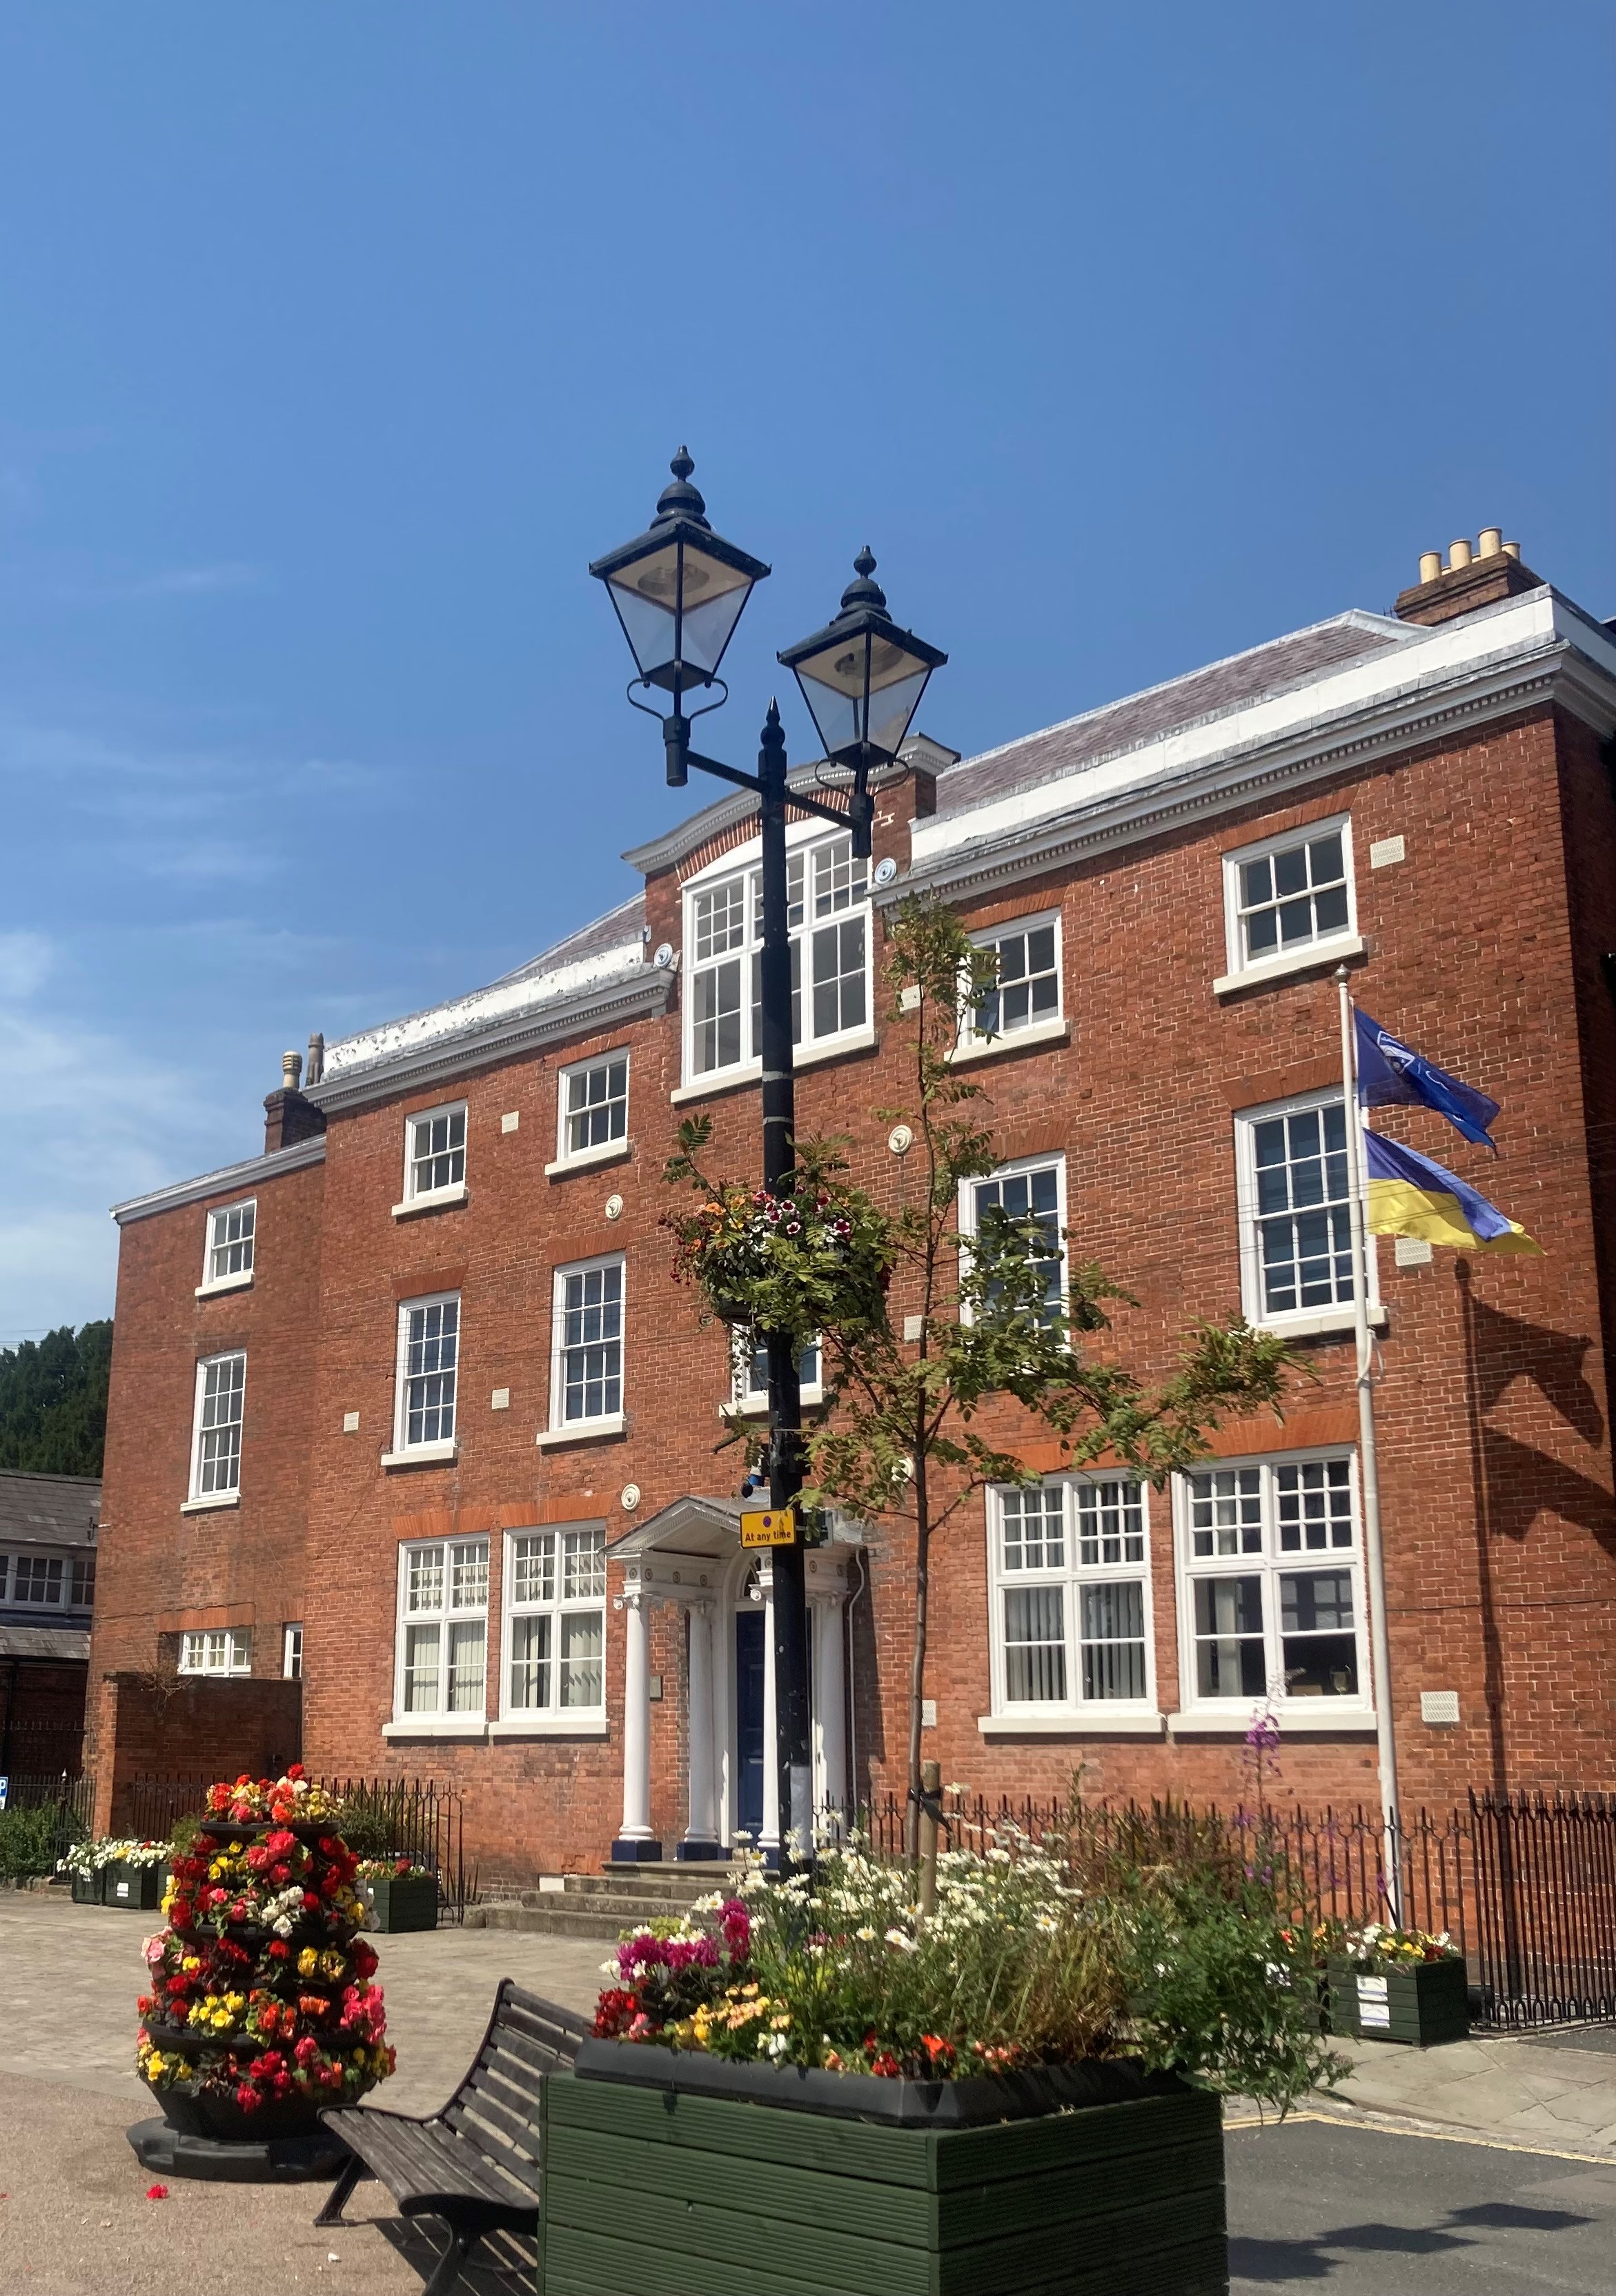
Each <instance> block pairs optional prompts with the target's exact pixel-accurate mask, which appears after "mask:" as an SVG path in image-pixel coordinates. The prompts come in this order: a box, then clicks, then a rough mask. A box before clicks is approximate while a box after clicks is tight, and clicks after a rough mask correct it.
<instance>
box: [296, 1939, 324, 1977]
mask: <svg viewBox="0 0 1616 2296" xmlns="http://www.w3.org/2000/svg"><path fill="white" fill-rule="evenodd" d="M319 1964H320V1956H319V1955H318V1954H317V1953H316V1951H315V1949H314V1948H313V1946H311V1945H306V1946H305V1947H304V1948H303V1950H302V1952H301V1953H300V1954H299V1956H298V1975H299V1977H312V1976H313V1975H314V1973H315V1971H316V1969H317V1968H318V1967H319Z"/></svg>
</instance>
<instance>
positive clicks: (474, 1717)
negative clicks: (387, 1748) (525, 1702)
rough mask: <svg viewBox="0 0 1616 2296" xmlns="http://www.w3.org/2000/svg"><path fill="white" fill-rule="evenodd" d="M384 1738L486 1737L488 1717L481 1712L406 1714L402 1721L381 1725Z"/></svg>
mask: <svg viewBox="0 0 1616 2296" xmlns="http://www.w3.org/2000/svg"><path fill="white" fill-rule="evenodd" d="M381 1734H382V1736H383V1737H384V1738H486V1737H487V1736H488V1718H487V1717H486V1716H484V1715H481V1714H406V1716H405V1717H404V1718H403V1719H402V1720H401V1721H395V1722H384V1723H383V1724H382V1725H381Z"/></svg>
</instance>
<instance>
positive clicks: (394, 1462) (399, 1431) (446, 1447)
mask: <svg viewBox="0 0 1616 2296" xmlns="http://www.w3.org/2000/svg"><path fill="white" fill-rule="evenodd" d="M451 1301H453V1303H454V1306H455V1399H454V1402H453V1404H452V1406H450V1407H451V1409H452V1410H453V1413H454V1417H455V1431H454V1433H453V1434H452V1435H447V1436H439V1437H438V1438H436V1439H434V1440H433V1441H431V1442H430V1443H412V1442H410V1440H409V1378H410V1372H409V1352H410V1316H411V1313H412V1311H413V1310H414V1309H415V1308H445V1307H447V1306H448V1305H449V1303H450V1302H451ZM460 1306H461V1299H460V1294H459V1292H422V1294H421V1296H420V1298H419V1299H415V1300H399V1302H398V1341H397V1351H396V1354H395V1357H394V1362H393V1447H392V1449H391V1450H390V1451H389V1452H388V1453H387V1454H386V1456H384V1457H383V1459H382V1462H381V1464H382V1465H383V1466H384V1467H397V1466H404V1465H406V1464H407V1465H419V1464H422V1462H424V1461H427V1460H432V1459H455V1458H457V1457H458V1456H459V1455H460V1373H461V1355H462V1349H463V1346H464V1342H465V1318H464V1316H463V1315H462V1314H461V1313H460V1312H459V1311H460ZM418 1376H421V1377H435V1376H441V1374H430V1373H423V1374H418Z"/></svg>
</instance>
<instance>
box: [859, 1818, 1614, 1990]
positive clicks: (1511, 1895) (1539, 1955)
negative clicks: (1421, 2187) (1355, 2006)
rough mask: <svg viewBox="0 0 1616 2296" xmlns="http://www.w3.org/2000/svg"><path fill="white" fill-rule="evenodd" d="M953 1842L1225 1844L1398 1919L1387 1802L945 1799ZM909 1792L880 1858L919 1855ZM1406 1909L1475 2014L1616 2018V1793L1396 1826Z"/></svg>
mask: <svg viewBox="0 0 1616 2296" xmlns="http://www.w3.org/2000/svg"><path fill="white" fill-rule="evenodd" d="M944 1811H945V1823H946V1826H947V1840H948V1841H951V1842H954V1843H956V1844H958V1845H959V1846H962V1847H966V1848H972V1849H982V1848H986V1847H988V1846H991V1845H994V1844H997V1845H999V1846H1002V1847H1004V1848H1006V1849H1010V1850H1011V1851H1012V1853H1013V1854H1014V1852H1015V1851H1016V1850H1017V1849H1020V1847H1021V1845H1023V1844H1029V1845H1031V1846H1034V1847H1036V1848H1039V1849H1046V1850H1047V1851H1049V1852H1050V1853H1051V1854H1053V1855H1055V1856H1058V1857H1062V1859H1064V1860H1070V1862H1071V1863H1073V1864H1077V1865H1080V1864H1083V1863H1086V1862H1087V1861H1089V1860H1091V1859H1094V1858H1103V1857H1118V1856H1121V1857H1127V1856H1128V1855H1129V1854H1130V1853H1132V1852H1134V1851H1139V1850H1144V1849H1147V1848H1148V1849H1149V1851H1150V1853H1151V1854H1153V1855H1158V1856H1160V1855H1167V1856H1171V1855H1173V1854H1174V1852H1175V1850H1176V1849H1177V1851H1178V1852H1180V1853H1181V1854H1184V1855H1186V1856H1187V1855H1189V1854H1191V1853H1192V1852H1193V1851H1207V1850H1214V1851H1217V1852H1218V1853H1220V1854H1226V1855H1229V1856H1232V1857H1235V1858H1236V1859H1237V1860H1238V1861H1239V1863H1240V1864H1241V1865H1242V1866H1243V1867H1244V1869H1245V1871H1246V1872H1247V1873H1248V1874H1253V1875H1256V1876H1258V1877H1259V1878H1260V1879H1262V1880H1263V1881H1264V1882H1267V1883H1268V1884H1270V1885H1271V1886H1272V1888H1273V1890H1274V1891H1275V1894H1276V1898H1277V1899H1278V1900H1279V1902H1280V1903H1281V1905H1282V1907H1283V1908H1284V1912H1285V1913H1286V1914H1287V1915H1289V1916H1290V1917H1291V1918H1292V1919H1294V1920H1296V1921H1299V1922H1302V1923H1315V1922H1345V1923H1360V1922H1366V1921H1386V1920H1389V1919H1390V1892H1389V1891H1388V1890H1387V1887H1386V1879H1387V1874H1388V1872H1389V1870H1390V1869H1389V1865H1388V1830H1387V1826H1386V1823H1385V1820H1384V1818H1383V1816H1382V1813H1381V1812H1380V1811H1379V1810H1378V1809H1375V1810H1366V1809H1363V1808H1357V1809H1352V1810H1345V1811H1343V1810H1333V1809H1326V1810H1325V1811H1323V1812H1322V1813H1320V1814H1314V1815H1310V1814H1308V1812H1305V1811H1302V1810H1298V1809H1290V1808H1276V1807H1268V1808H1262V1809H1258V1810H1250V1809H1235V1810H1230V1811H1222V1810H1218V1809H1216V1808H1198V1809H1192V1808H1189V1807H1187V1806H1186V1805H1184V1804H1178V1803H1172V1802H1153V1803H1151V1804H1150V1805H1148V1806H1144V1805H1141V1804H1139V1803H1136V1802H1125V1803H1098V1804H1093V1805H1090V1804H1080V1805H1079V1806H1077V1807H1076V1808H1072V1807H1069V1806H1068V1805H1066V1804H1064V1803H1062V1802H1059V1801H1048V1802H1039V1801H1035V1800H1032V1799H1030V1798H1029V1797H1027V1798H1023V1799H1022V1800H1019V1801H1018V1800H1011V1799H1010V1798H1009V1797H1007V1796H1005V1797H1001V1798H1000V1800H997V1802H992V1801H989V1800H988V1798H987V1797H986V1796H985V1795H981V1794H976V1795H971V1794H963V1793H959V1792H954V1793H950V1794H947V1795H945V1797H944ZM857 1823H858V1825H859V1828H860V1830H861V1831H862V1832H863V1833H864V1834H865V1837H866V1838H867V1840H868V1841H869V1844H870V1847H871V1849H872V1850H873V1852H874V1855H875V1856H876V1857H882V1858H899V1857H903V1855H904V1854H905V1841H906V1804H905V1803H904V1802H903V1801H902V1800H898V1797H897V1796H895V1795H890V1794H889V1795H888V1796H887V1797H886V1798H885V1799H884V1800H882V1801H880V1802H878V1803H875V1804H874V1805H872V1806H871V1807H870V1808H865V1809H862V1810H860V1812H859V1813H858V1819H857ZM1396 1842H1397V1857H1398V1865H1399V1882H1400V1892H1399V1894H1400V1897H1401V1909H1402V1919H1403V1922H1404V1923H1405V1925H1406V1926H1407V1927H1409V1928H1413V1929H1421V1930H1426V1931H1431V1933H1432V1934H1433V1935H1438V1936H1440V1935H1441V1934H1442V1933H1443V1932H1446V1933H1447V1934H1448V1936H1449V1937H1450V1938H1451V1939H1453V1941H1454V1943H1455V1944H1456V1946H1458V1947H1459V1948H1460V1949H1461V1950H1462V1951H1463V1953H1464V1957H1465V1961H1466V1964H1467V1965H1468V1967H1469V1970H1470V1975H1471V1980H1472V2010H1473V2012H1474V2013H1475V2014H1476V2015H1477V2018H1478V2021H1480V2022H1481V2024H1483V2025H1485V2026H1488V2027H1490V2028H1493V2029H1496V2030H1521V2029H1524V2028H1528V2027H1532V2026H1540V2025H1556V2024H1566V2023H1572V2022H1579V2021H1583V2020H1594V2021H1608V2022H1616V1796H1612V1795H1605V1794H1558V1795H1555V1796H1554V1797H1553V1798H1549V1797H1546V1796H1544V1795H1541V1794H1538V1795H1530V1794H1513V1795H1509V1794H1492V1793H1485V1794H1477V1793H1472V1794H1471V1795H1470V1796H1469V1798H1468V1801H1467V1803H1466V1806H1465V1807H1464V1808H1461V1809H1452V1810H1445V1811H1444V1810H1426V1809H1420V1810H1416V1811H1413V1812H1410V1813H1408V1814H1407V1815H1406V1816H1401V1817H1399V1820H1398V1822H1397V1825H1396Z"/></svg>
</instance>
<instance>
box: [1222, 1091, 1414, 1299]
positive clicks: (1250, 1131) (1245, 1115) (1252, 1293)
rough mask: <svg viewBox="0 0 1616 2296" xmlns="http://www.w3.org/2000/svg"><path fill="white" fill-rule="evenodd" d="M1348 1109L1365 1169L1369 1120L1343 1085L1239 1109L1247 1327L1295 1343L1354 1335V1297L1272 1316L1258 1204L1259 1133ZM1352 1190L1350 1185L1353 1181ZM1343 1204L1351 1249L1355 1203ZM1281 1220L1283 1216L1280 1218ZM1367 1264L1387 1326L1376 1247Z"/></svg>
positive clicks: (1370, 1287)
mask: <svg viewBox="0 0 1616 2296" xmlns="http://www.w3.org/2000/svg"><path fill="white" fill-rule="evenodd" d="M1343 1104H1345V1105H1346V1106H1347V1121H1348V1122H1349V1124H1350V1123H1352V1122H1353V1121H1354V1119H1357V1121H1358V1165H1359V1169H1360V1170H1361V1169H1362V1168H1363V1119H1362V1117H1361V1115H1360V1114H1359V1112H1358V1108H1357V1104H1356V1098H1355V1099H1354V1101H1353V1102H1352V1103H1350V1104H1348V1103H1346V1096H1345V1095H1344V1094H1343V1093H1342V1090H1341V1086H1340V1085H1338V1084H1330V1085H1324V1086H1322V1087H1320V1088H1319V1089H1318V1090H1317V1092H1301V1093H1295V1094H1293V1095H1292V1096H1291V1098H1290V1099H1288V1100H1271V1101H1265V1102H1264V1103H1263V1104H1262V1105H1261V1106H1260V1107H1259V1108H1237V1109H1236V1110H1235V1117H1234V1121H1235V1217H1236V1219H1237V1221H1238V1224H1239V1233H1240V1301H1241V1311H1242V1313H1243V1315H1244V1316H1245V1319H1246V1321H1247V1322H1248V1323H1249V1324H1255V1325H1257V1326H1258V1327H1259V1328H1260V1329H1261V1330H1263V1331H1266V1332H1288V1333H1291V1334H1292V1337H1294V1338H1306V1337H1308V1335H1309V1334H1310V1333H1319V1332H1341V1331H1345V1330H1347V1329H1349V1327H1350V1325H1351V1324H1352V1321H1353V1302H1352V1300H1351V1299H1350V1297H1349V1298H1347V1299H1345V1300H1334V1301H1332V1302H1330V1303H1328V1304H1326V1305H1325V1306H1323V1307H1318V1306H1312V1307H1308V1306H1299V1307H1295V1308H1276V1309H1275V1310H1274V1311H1273V1312H1272V1314H1270V1313H1269V1311H1268V1309H1267V1306H1266V1305H1265V1303H1264V1300H1263V1280H1262V1247H1261V1239H1260V1236H1259V1221H1260V1219H1261V1218H1263V1217H1264V1216H1263V1215H1262V1214H1261V1213H1260V1211H1259V1207H1258V1200H1257V1128H1258V1126H1259V1124H1263V1123H1267V1122H1268V1121H1270V1120H1272V1119H1276V1118H1279V1117H1288V1116H1302V1115H1306V1114H1307V1113H1308V1111H1310V1110H1313V1109H1317V1108H1329V1107H1334V1106H1341V1105H1343ZM1348 1185H1349V1187H1350V1185H1351V1184H1350V1179H1349V1183H1348ZM1333 1201H1336V1202H1340V1203H1342V1204H1343V1205H1344V1206H1345V1207H1346V1210H1347V1216H1348V1242H1349V1249H1350V1241H1351V1236H1350V1224H1351V1203H1350V1198H1349V1197H1345V1198H1337V1199H1333ZM1276 1217H1277V1215H1276ZM1364 1259H1365V1261H1366V1271H1367V1277H1368V1281H1367V1283H1366V1292H1365V1296H1366V1300H1367V1304H1368V1308H1369V1320H1370V1322H1371V1323H1372V1324H1377V1325H1379V1324H1383V1323H1384V1322H1385V1320H1386V1318H1385V1311H1384V1309H1383V1308H1382V1306H1381V1295H1380V1281H1379V1270H1378V1268H1377V1266H1376V1260H1375V1251H1374V1243H1373V1241H1372V1239H1371V1238H1369V1237H1368V1236H1367V1235H1366V1237H1365V1239H1364Z"/></svg>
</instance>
